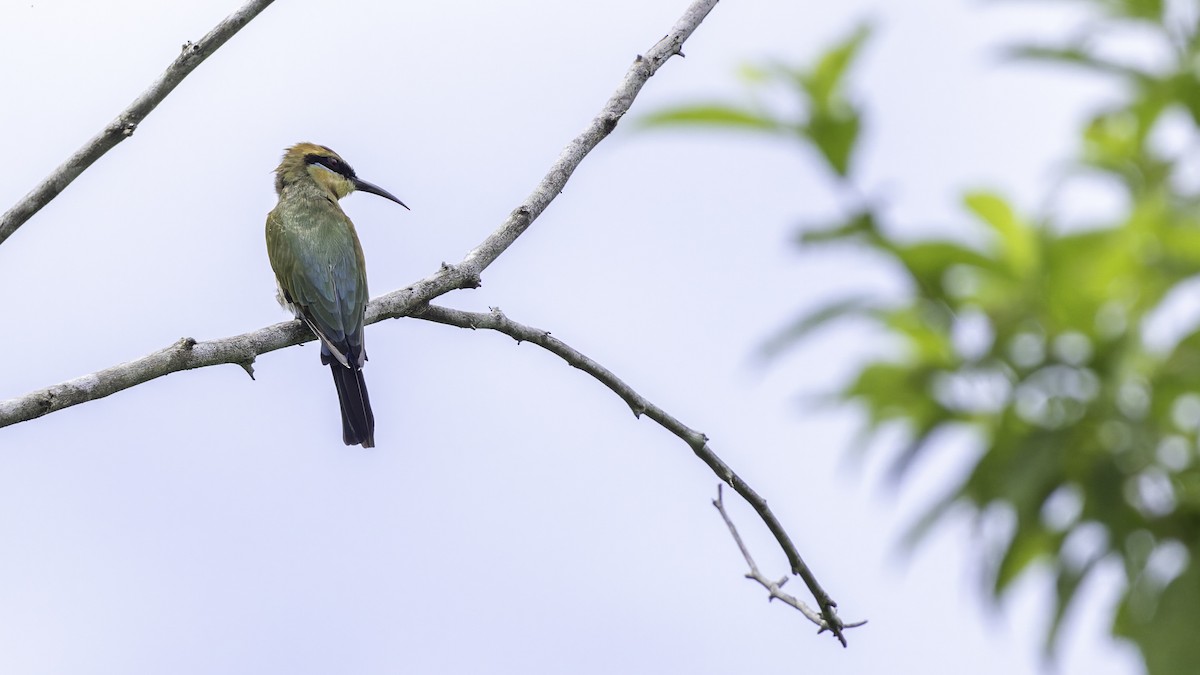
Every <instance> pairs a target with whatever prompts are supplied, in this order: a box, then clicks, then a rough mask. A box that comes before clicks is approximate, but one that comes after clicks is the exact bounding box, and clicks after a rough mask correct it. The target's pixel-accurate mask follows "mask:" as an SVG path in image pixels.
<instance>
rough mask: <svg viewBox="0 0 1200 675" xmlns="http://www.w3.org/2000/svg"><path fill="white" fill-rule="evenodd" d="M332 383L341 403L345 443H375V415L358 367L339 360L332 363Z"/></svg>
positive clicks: (364, 381) (365, 445) (366, 445)
mask: <svg viewBox="0 0 1200 675" xmlns="http://www.w3.org/2000/svg"><path fill="white" fill-rule="evenodd" d="M329 369H330V370H332V371H333V383H334V384H336V385H337V392H338V401H339V402H340V403H341V404H342V440H343V441H345V442H346V445H360V444H361V445H362V446H363V447H364V448H373V447H375V415H374V414H373V413H372V412H371V399H370V397H368V396H367V382H366V380H364V379H363V374H362V371H361V370H359V369H358V368H347V367H345V366H343V365H342V364H340V363H338V362H337V361H336V360H334V361H331V362H330V363H329Z"/></svg>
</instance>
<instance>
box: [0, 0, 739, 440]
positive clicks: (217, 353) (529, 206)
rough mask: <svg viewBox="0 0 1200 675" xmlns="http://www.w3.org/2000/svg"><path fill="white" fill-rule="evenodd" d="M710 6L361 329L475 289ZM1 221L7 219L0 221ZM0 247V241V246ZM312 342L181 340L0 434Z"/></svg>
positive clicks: (282, 328) (9, 411)
mask: <svg viewBox="0 0 1200 675" xmlns="http://www.w3.org/2000/svg"><path fill="white" fill-rule="evenodd" d="M266 4H269V2H263V5H264V6H265V5H266ZM716 4H717V0H695V1H694V2H692V4H691V5H690V6H688V8H687V10H686V11H685V12H684V13H683V16H682V17H680V19H679V20H678V21H676V22H675V25H674V26H673V27H672V28H671V32H670V33H668V34H667V35H666V36H665V37H663V38H662V39H661V40H659V41H658V42H657V43H656V44H655V45H654V46H653V47H652V48H651V49H650V50H649V51H648V52H646V54H645V55H644V56H640V55H639V56H638V57H637V58H635V59H634V61H633V65H631V66H630V67H629V70H628V71H627V72H626V73H625V77H624V78H623V79H622V80H621V84H620V86H618V87H617V90H616V91H615V92H614V93H613V95H612V96H611V97H610V98H609V99H608V102H607V103H606V104H605V106H604V108H603V109H602V110H601V111H600V113H599V114H598V115H596V117H595V118H594V119H593V120H592V121H591V122H590V123H589V124H588V126H587V128H585V129H584V130H583V132H581V133H580V134H579V135H578V136H576V137H575V138H574V139H572V140H571V142H570V143H568V144H567V146H566V147H565V148H563V151H562V153H561V154H560V155H559V157H558V159H557V160H556V161H555V162H554V165H553V166H551V167H550V170H549V171H548V172H547V173H546V175H545V176H544V177H543V178H542V180H541V181H540V182H539V183H538V184H537V186H536V187H535V188H534V189H533V192H531V193H530V194H529V196H528V197H526V198H525V201H524V202H522V204H521V205H520V206H518V207H517V208H516V209H513V211H512V213H510V214H509V216H508V218H507V219H505V221H504V222H503V223H502V224H501V225H500V227H498V228H497V229H496V230H495V231H494V232H492V234H490V235H488V237H487V238H486V239H484V240H483V242H481V243H480V244H479V245H478V246H476V247H475V248H473V249H471V251H470V252H468V253H467V255H466V257H464V258H463V260H462V261H461V262H460V263H459V264H457V265H446V264H443V265H442V267H441V269H440V270H438V271H437V272H436V273H434V274H432V275H430V276H428V277H425V278H424V279H421V280H419V281H417V282H415V283H413V284H412V285H410V286H407V287H405V288H401V289H398V290H395V291H392V292H390V293H387V294H385V295H383V296H380V297H378V298H375V299H374V300H372V301H371V304H370V305H368V307H367V323H375V322H376V321H381V320H383V319H395V318H399V317H402V316H406V315H408V314H409V313H411V312H412V311H413V310H414V309H416V308H417V307H420V306H422V305H424V304H425V303H427V302H429V301H430V300H432V299H434V298H436V297H438V296H440V295H443V294H445V293H448V292H450V291H452V290H456V289H461V288H475V287H477V286H479V284H480V275H481V274H482V272H483V270H484V269H486V268H487V266H488V265H490V264H492V262H494V261H495V260H496V258H498V257H499V256H500V254H501V253H503V252H504V251H505V250H506V249H507V248H508V247H509V246H511V245H512V243H513V242H514V241H516V239H517V237H519V236H521V234H522V233H523V232H525V230H527V229H529V226H530V225H531V224H532V223H533V221H534V220H535V219H537V217H538V216H539V215H541V213H542V212H543V211H545V210H546V207H547V206H549V204H550V202H551V201H553V200H554V198H555V197H557V196H558V194H559V193H560V192H562V190H563V188H564V187H565V186H566V184H567V180H568V179H569V178H570V177H571V174H572V173H573V172H574V171H575V168H576V167H578V166H579V163H580V162H582V161H583V158H584V157H586V156H587V154H588V153H589V152H591V150H592V148H595V147H596V145H597V144H599V143H600V141H602V140H604V138H605V137H607V136H608V134H609V133H610V132H611V131H612V130H613V128H614V127H615V126H616V124H617V121H618V120H619V119H620V118H621V117H622V116H623V115H624V114H625V113H626V112H627V111H628V110H629V107H630V106H631V105H633V100H634V98H635V97H636V96H637V94H638V92H639V91H641V89H642V86H643V85H645V84H646V81H647V80H649V79H650V77H651V76H653V75H654V73H656V72H658V69H659V68H660V67H662V65H663V64H664V63H666V62H667V60H668V59H670V58H671V57H672V56H674V55H676V54H679V53H680V48H681V47H682V46H683V43H684V42H685V41H686V40H687V39H688V37H689V36H691V34H692V33H693V32H694V31H695V30H696V28H697V26H699V25H700V22H701V21H703V20H704V18H705V17H706V16H708V13H709V12H710V11H712V8H713V7H715V6H716ZM246 20H247V21H248V20H249V19H246ZM210 35H211V33H210ZM206 39H207V38H206ZM226 39H228V38H226ZM214 48H215V47H214ZM164 95H165V94H164ZM68 163H69V162H68ZM5 217H6V218H7V215H6V216H5ZM0 241H3V239H2V238H0ZM312 339H313V336H312V333H310V332H309V331H308V330H307V329H306V328H304V327H303V326H302V325H301V324H300V322H298V321H289V322H285V323H279V324H275V325H273V326H267V327H265V328H260V329H258V330H255V331H251V332H249V333H244V334H242V335H234V336H232V337H227V338H221V339H218V340H209V341H204V342H198V341H196V340H193V339H191V338H184V339H182V340H180V341H179V342H176V343H175V344H173V345H171V346H170V347H166V348H164V349H162V350H159V351H157V352H154V353H153V354H150V355H147V356H144V357H142V358H140V359H136V360H134V361H129V362H127V363H122V364H120V365H117V366H113V367H111V368H106V369H104V370H101V371H98V372H95V373H91V374H89V375H84V376H82V377H78V378H75V379H73V380H68V381H67V382H62V383H59V384H55V385H52V386H49V387H46V388H44V389H39V390H37V391H33V392H30V393H28V394H25V395H24V396H19V397H17V398H11V399H7V400H0V427H5V426H8V425H10V424H16V423H18V422H24V421H27V420H31V419H34V418H37V417H41V416H42V415H46V414H49V413H52V412H56V411H58V410H62V409H63V408H68V407H70V406H73V405H77V404H80V403H86V402H88V401H93V400H95V399H98V398H103V397H105V396H108V395H110V394H115V393H116V392H118V391H121V390H123V389H128V388H129V387H133V386H136V385H139V384H142V383H143V382H147V381H149V380H152V379H155V378H157V377H162V376H163V375H168V374H170V373H175V372H179V371H181V370H191V369H194V368H203V367H205V366H215V365H220V364H238V365H241V366H242V367H243V368H246V369H247V371H248V372H249V371H250V370H251V365H252V364H253V363H254V359H255V358H257V357H258V356H259V355H260V354H266V353H268V352H273V351H275V350H277V349H282V348H284V347H289V346H291V345H297V344H300V343H302V342H307V341H309V340H312Z"/></svg>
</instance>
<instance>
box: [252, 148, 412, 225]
mask: <svg viewBox="0 0 1200 675" xmlns="http://www.w3.org/2000/svg"><path fill="white" fill-rule="evenodd" d="M305 179H311V180H312V181H313V182H315V183H316V184H317V185H318V186H320V187H321V188H322V189H324V190H325V191H327V192H328V193H329V194H330V195H332V196H333V197H334V198H335V199H341V198H342V197H345V196H346V195H348V194H350V193H351V192H354V191H355V190H361V191H363V192H370V193H371V194H375V195H379V196H380V197H383V198H384V199H390V200H392V201H394V202H396V203H397V204H399V205H400V206H403V207H404V208H406V209H407V208H408V206H406V205H405V204H404V202H402V201H400V200H399V199H397V198H396V196H395V195H393V194H392V193H390V192H388V191H387V190H384V189H383V188H381V187H379V186H378V185H375V184H373V183H368V182H367V181H365V180H363V179H361V178H359V177H358V176H356V175H355V174H354V169H352V168H350V165H349V164H347V163H346V160H344V159H342V158H341V157H339V156H338V154H337V153H336V152H334V151H333V150H330V149H329V148H327V147H325V146H323V145H317V144H315V143H297V144H296V145H293V146H292V147H290V148H288V149H287V150H285V151H284V153H283V160H282V161H280V162H279V166H278V167H277V168H276V169H275V191H276V192H282V191H283V188H284V186H285V185H289V184H291V183H294V182H296V181H298V180H305Z"/></svg>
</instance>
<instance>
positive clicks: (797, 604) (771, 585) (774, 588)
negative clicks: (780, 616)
mask: <svg viewBox="0 0 1200 675" xmlns="http://www.w3.org/2000/svg"><path fill="white" fill-rule="evenodd" d="M721 487H722V486H721V484H720V483H718V484H717V498H716V499H714V500H713V506H715V507H716V508H717V511H718V512H719V513H720V514H721V518H722V519H723V520H724V521H725V525H726V526H728V527H729V534H731V535H733V540H734V542H736V543H737V547H738V550H740V551H741V552H742V557H743V558H745V559H746V564H747V565H749V566H750V572H749V573H748V574H747V575H746V578H747V579H753V580H754V581H757V582H758V583H759V585H761V586H762V587H763V588H765V589H767V593H768V595H767V600H776V599H778V600H782V601H783V603H784V604H786V605H790V606H791V607H794V608H795V609H797V610H799V612H800V613H801V614H803V615H804V618H806V619H808V620H809V621H811V622H813V623H814V624H816V625H817V627H818V628H819V630H818V631H817V633H818V634H820V633H824V632H825V631H827V630H830V631H831V628H830V626H829V623H828V622H827V621H826V620H825V618H824V617H822V616H821V615H820V614H818V613H817V612H814V611H813V610H812V608H810V607H809V606H808V605H806V604H804V602H803V601H801V600H799V599H798V598H796V596H794V595H791V594H790V593H784V592H783V591H782V590H780V589H782V588H783V585H784V584H786V583H787V581H788V578H789V577H783V578H782V579H780V580H779V581H773V580H771V579H768V578H767V577H765V576H763V574H762V572H759V571H758V565H756V564H755V563H754V558H753V557H751V555H750V550H749V549H747V548H746V543H745V542H743V541H742V535H740V534H738V531H737V527H735V526H734V524H733V520H731V519H730V518H729V514H728V513H727V512H726V511H725V496H724V494H723V493H722V491H721ZM866 623H867V622H866V621H856V622H854V623H847V624H842V628H858V627H859V626H863V625H866ZM831 632H834V634H835V635H837V638H838V640H840V641H841V643H842V646H843V647H845V646H846V638H845V636H843V635H842V634H841V633H838V632H836V631H831Z"/></svg>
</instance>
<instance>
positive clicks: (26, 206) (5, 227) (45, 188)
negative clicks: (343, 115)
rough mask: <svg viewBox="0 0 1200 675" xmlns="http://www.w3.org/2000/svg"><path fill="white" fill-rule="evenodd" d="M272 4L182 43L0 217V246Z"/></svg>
mask: <svg viewBox="0 0 1200 675" xmlns="http://www.w3.org/2000/svg"><path fill="white" fill-rule="evenodd" d="M272 2H274V0H250V1H249V2H247V3H246V4H245V5H244V6H243V7H242V8H241V9H239V10H238V11H236V12H234V13H233V14H230V15H229V16H227V17H225V20H224V21H222V22H221V23H219V24H217V26H216V27H215V28H213V29H212V30H210V31H209V32H208V34H207V35H205V36H204V37H202V38H200V41H199V42H188V43H186V44H184V45H183V49H182V53H180V55H179V56H178V57H176V58H175V61H174V62H172V63H171V65H170V66H168V67H167V70H166V71H165V72H164V73H163V74H162V75H161V76H159V78H158V80H156V81H155V82H154V83H153V84H151V85H150V87H149V88H148V89H146V91H144V92H142V95H141V96H138V97H137V100H135V101H134V102H133V103H131V104H130V105H129V107H128V108H126V109H125V110H124V111H122V112H121V114H120V115H117V118H116V119H114V120H113V121H112V122H109V124H108V126H106V127H104V129H103V130H101V131H100V133H98V134H96V135H95V136H93V137H92V140H90V141H88V142H87V143H86V144H85V145H84V146H83V147H82V148H80V149H79V150H77V151H75V154H73V155H71V156H70V157H68V158H67V161H65V162H63V163H62V164H60V165H59V166H58V168H57V169H55V170H54V171H53V172H52V173H51V174H50V175H49V176H47V177H46V178H45V179H44V180H42V182H41V183H39V184H38V186H37V187H35V188H33V190H31V191H30V192H29V194H27V195H25V196H24V197H23V198H21V201H19V202H17V203H16V204H15V205H14V206H13V207H12V208H11V209H9V210H8V211H7V212H6V213H5V214H4V215H3V216H0V244H2V243H4V240H6V239H8V237H9V236H10V235H12V233H13V232H16V231H17V228H18V227H21V225H24V224H25V221H27V220H29V219H30V218H31V217H32V216H33V214H35V213H37V212H38V211H40V210H41V208H42V207H43V206H45V205H46V204H49V203H50V201H51V200H52V199H54V198H55V197H57V196H58V194H59V193H60V192H62V191H63V190H64V189H66V187H67V186H68V185H70V184H71V181H73V180H75V179H76V178H78V177H79V174H81V173H83V172H84V170H85V169H87V168H88V167H89V166H91V165H92V163H93V162H95V161H96V160H97V159H100V157H101V156H103V155H104V153H106V152H108V151H109V150H111V149H113V148H114V147H116V145H117V143H120V142H121V141H123V140H125V139H126V138H129V137H130V136H132V135H133V132H134V131H135V130H137V127H138V125H139V124H141V122H142V120H144V119H145V118H146V116H147V115H149V114H150V112H151V111H152V110H154V108H156V107H157V106H158V104H159V103H162V101H163V99H165V98H166V97H167V94H170V93H171V91H173V90H174V89H175V87H176V86H178V85H179V83H180V82H182V81H183V78H185V77H187V76H188V75H189V74H190V73H191V72H192V71H193V70H195V69H196V66H198V65H200V64H201V63H203V62H204V59H207V58H208V57H209V56H211V55H212V54H213V52H215V51H217V48H218V47H220V46H221V45H223V44H225V43H226V42H227V41H228V40H229V38H231V37H233V36H234V34H235V33H237V32H238V31H239V30H241V29H242V27H244V26H245V25H246V24H248V23H250V20H251V19H253V18H254V17H256V16H258V14H259V13H260V12H262V11H263V10H264V9H266V8H267V5H270V4H271V3H272Z"/></svg>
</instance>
